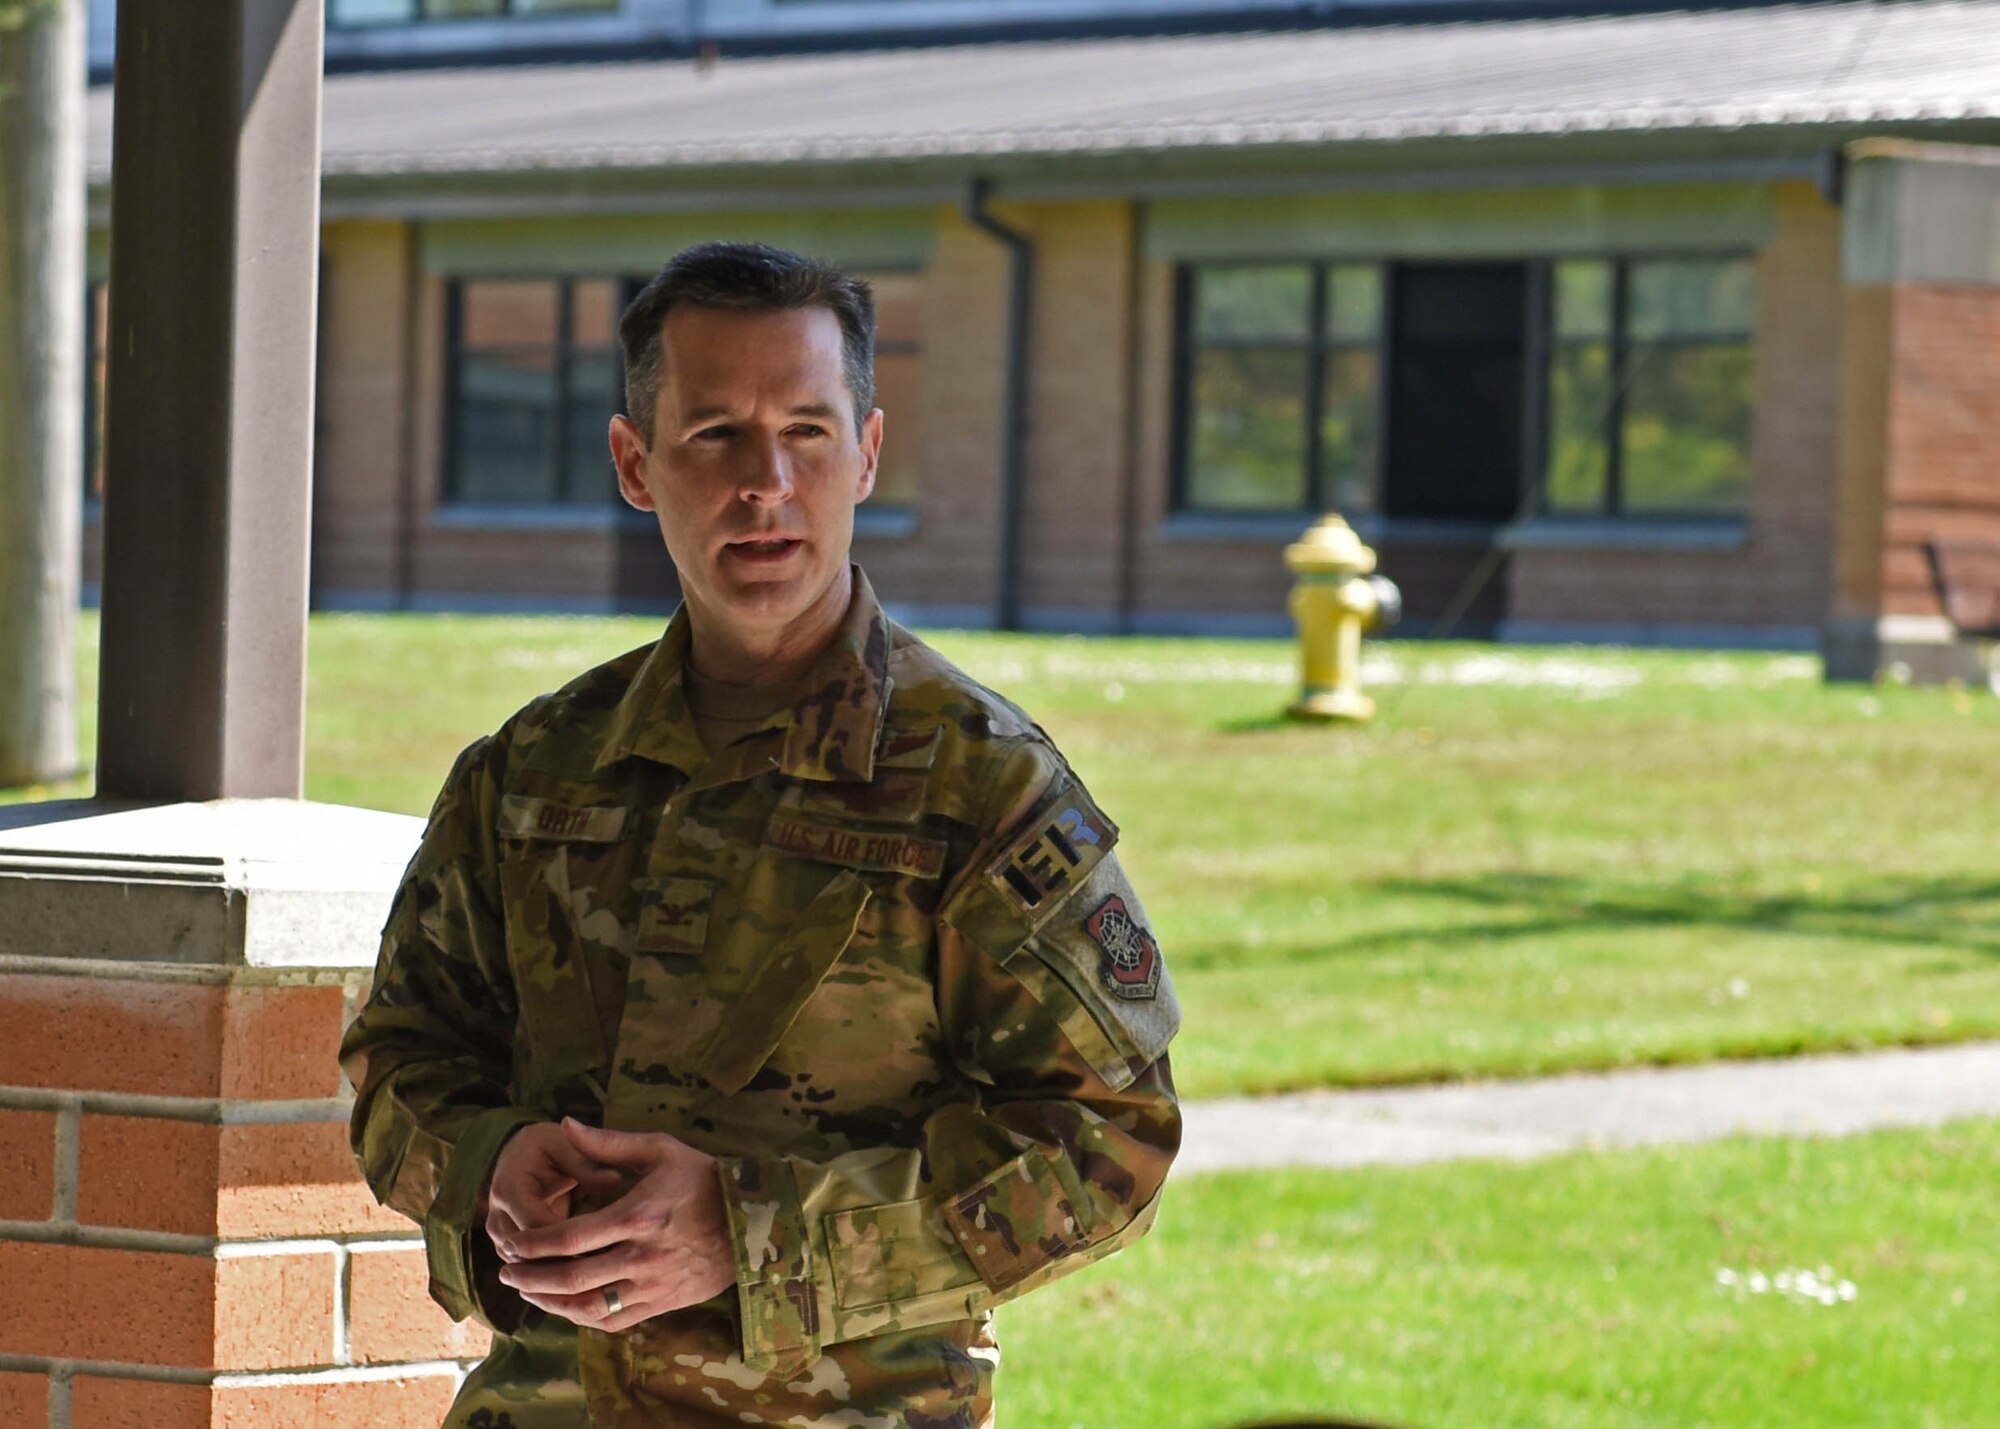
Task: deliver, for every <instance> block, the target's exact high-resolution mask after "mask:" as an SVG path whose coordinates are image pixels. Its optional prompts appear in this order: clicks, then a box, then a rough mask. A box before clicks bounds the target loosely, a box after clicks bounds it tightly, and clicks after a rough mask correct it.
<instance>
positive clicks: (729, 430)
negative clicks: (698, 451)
mask: <svg viewBox="0 0 2000 1429" xmlns="http://www.w3.org/2000/svg"><path fill="white" fill-rule="evenodd" d="M735 435H736V428H734V427H703V428H702V429H701V430H700V431H698V432H696V433H695V434H694V439H695V440H696V441H698V442H701V441H712V440H717V439H726V438H729V437H733V436H735Z"/></svg>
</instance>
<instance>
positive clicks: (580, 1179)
mask: <svg viewBox="0 0 2000 1429" xmlns="http://www.w3.org/2000/svg"><path fill="white" fill-rule="evenodd" d="M579 1192H581V1193H583V1194H584V1195H585V1196H587V1197H588V1198H589V1200H590V1201H591V1202H594V1203H599V1208H598V1209H595V1210H588V1211H583V1212H581V1213H577V1214H572V1196H573V1195H575V1194H576V1193H579ZM614 1198H615V1199H614ZM607 1200H608V1202H609V1203H608V1204H602V1203H603V1202H606V1201H607ZM485 1211H486V1214H485V1225H486V1234H487V1236H488V1238H489V1239H491V1240H492V1242H493V1248H494V1250H495V1251H496V1252H497V1253H498V1254H499V1257H500V1280H501V1282H502V1283H503V1284H505V1285H508V1286H511V1287H512V1288H513V1289H514V1290H516V1291H517V1292H519V1294H520V1296H521V1298H522V1299H523V1300H525V1301H527V1302H528V1303H529V1304H530V1305H534V1306H537V1307H539V1308H540V1309H543V1310H546V1311H548V1312H549V1313H550V1314H552V1315H560V1316H562V1318H563V1319H565V1320H569V1321H572V1322H573V1323H575V1324H578V1325H583V1326H587V1327H588V1328H590V1329H593V1330H603V1331H606V1332H611V1333H615V1332H617V1331H619V1330H623V1329H626V1328H627V1327H629V1326H632V1325H636V1324H638V1323H639V1322H640V1321H641V1320H647V1319H650V1318H652V1317H653V1316H655V1315H662V1314H665V1313H666V1312H667V1311H669V1310H678V1309H680V1308H682V1307H683V1306H687V1305H698V1304H700V1303H701V1302H702V1301H704V1300H707V1299H709V1298H711V1297H713V1296H714V1295H716V1294H718V1293H720V1292H721V1291H723V1290H725V1289H727V1288H728V1287H729V1286H730V1285H732V1284H734V1283H735V1280H736V1263H735V1257H734V1254H733V1253H732V1250H731V1246H730V1235H729V1221H728V1217H727V1215H726V1214H725V1213H724V1211H723V1207H722V1188H721V1186H720V1184H719V1183H718V1182H717V1180H716V1170H715V1158H714V1157H712V1156H709V1155H707V1154H706V1153H704V1152H701V1151H698V1150H696V1149H695V1148H694V1147H692V1146H689V1145H688V1144H687V1143H686V1142H684V1141H681V1140H679V1139H678V1138H677V1137H674V1136H670V1135H668V1134H667V1133H665V1132H643V1131H603V1130H599V1129H598V1128H596V1127H591V1126H585V1125H584V1124H583V1123H582V1122H580V1121H577V1120H576V1119H574V1118H573V1117H565V1118H564V1119H563V1120H562V1121H561V1122H559V1123H558V1122H540V1123H537V1124H535V1125H532V1126H528V1127H524V1128H523V1129H522V1130H520V1131H518V1132H516V1133H515V1134H514V1135H513V1136H512V1137H510V1138H508V1140H507V1143H506V1145H505V1146H503V1147H502V1148H501V1149H500V1155H499V1158H498V1159H497V1160H496V1161H495V1162H494V1166H493V1179H492V1181H491V1182H490V1183H489V1184H488V1187H487V1193H486V1204H485Z"/></svg>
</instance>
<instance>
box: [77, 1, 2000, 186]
mask: <svg viewBox="0 0 2000 1429" xmlns="http://www.w3.org/2000/svg"><path fill="white" fill-rule="evenodd" d="M1996 57H2000V0H1917V2H1916V3H1893V4H1831V5H1802V6H1788V7H1782V8H1769V9H1756V10H1735V11H1714V12H1696V13H1675V14H1655V15H1628V16H1609V17H1596V18H1589V19H1572V20H1514V21H1490V22H1478V23H1466V24H1450V25H1395V26H1382V27H1377V28H1366V29H1333V30H1320V31H1305V32H1285V33H1279V34H1245V35H1203V36H1173V37H1161V38H1150V39H1123V40H1038V41H1031V42H1022V43H1012V44H985V45H961V46H952V47H946V48H939V49H932V50H893V51H883V52H878V53H858V54H857V53H843V54H823V55H803V56H801V55H794V56H782V57H768V58H748V59H731V58H725V59H724V60H722V61H721V62H720V63H719V64H717V65H715V66H713V67H712V68H708V69H702V68H700V67H698V66H696V65H695V64H693V63H692V62H687V61H648V62H644V63H636V62H635V63H609V64H593V65H561V66H555V65H552V66H545V67H539V68H537V67H526V68H522V67H512V66H510V67H507V68H504V69H490V70H488V69H448V70H431V71H401V72H393V73H372V74H345V75H336V76H332V77H330V78H329V79H328V80H327V82H326V117H325V130H324V134H325V138H324V148H325V163H326V169H327V172H328V173H329V174H342V173H448V172H502V171H510V170H538V169H550V168H556V169H570V170H590V169H600V168H624V167H659V166H680V165H703V164H713V163H728V162H769V161H782V160H789V159H812V160H830V161H838V160H850V159H867V158H889V157H908V156H927V155H952V154H978V155H998V154H1011V153H1023V154H1027V153H1043V154H1060V153H1070V152H1091V151H1098V152H1101V151H1106V150H1145V149H1174V148H1190V147H1211V146H1226V145H1243V144H1273V143H1312V142H1334V141H1343V140H1370V139H1378V140H1397V139H1410V138H1421V137H1429V136H1443V135H1452V134H1475V135H1476V134H1544V133H1565V132H1575V131H1583V130H1605V131H1618V130H1644V129H1719V128H1739V127H1745V126H1756V125H1766V124H1814V123H1836V122H1892V121H1898V120H1924V119H1953V118H1981V119H1983V118H1992V117H1996V116H2000V63H1996ZM92 113H93V125H92V154H93V172H94V173H95V174H98V175H100V176H101V174H102V173H103V171H104V170H105V169H107V168H108V166H109V154H110V130H109V122H108V116H109V95H108V93H106V92H104V91H99V92H97V93H95V94H94V95H93V110H92Z"/></svg>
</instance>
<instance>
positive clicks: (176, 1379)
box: [0, 964, 485, 1429]
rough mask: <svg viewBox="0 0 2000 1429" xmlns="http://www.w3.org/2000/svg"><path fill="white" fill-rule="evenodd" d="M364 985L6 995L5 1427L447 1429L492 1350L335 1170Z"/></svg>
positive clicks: (12, 990)
mask: <svg viewBox="0 0 2000 1429" xmlns="http://www.w3.org/2000/svg"><path fill="white" fill-rule="evenodd" d="M365 982H366V974H365V973H364V972H360V971H354V972H325V973H318V972H300V973H293V974H288V975H285V976H283V977H277V976H272V975H269V974H249V973H226V972H223V971H222V970H218V969H209V968H203V969H173V968H160V967H157V966H149V965H142V964H133V965H129V966H124V967H119V968H117V969H116V970H115V971H112V972H110V973H108V974H103V973H100V974H99V975H93V976H71V975H66V974H64V973H62V972H46V971H37V972H25V971H8V972H4V973H0V1285H4V1286H5V1287H6V1289H7V1293H6V1294H5V1295H4V1296H0V1355H4V1356H7V1357H9V1358H10V1359H12V1360H13V1361H14V1362H15V1363H16V1364H17V1365H19V1364H20V1362H21V1361H26V1362H27V1365H28V1368H27V1369H26V1371H25V1372H14V1373H9V1374H6V1375H0V1424H5V1425H7V1426H9V1429H13V1426H21V1429H35V1426H41V1425H51V1426H57V1425H64V1426H75V1429H85V1426H88V1429H100V1426H114V1425H131V1426H133V1429H139V1426H145V1429H163V1426H181V1425H186V1426H189V1429H193V1426H197V1425H199V1426H220V1425H240V1426H246V1429H247V1426H252V1425H256V1426H270V1425H279V1424H286V1425H289V1424H301V1425H303V1424H315V1425H326V1426H330V1429H347V1426H353V1429H360V1426H364V1425H365V1426H371V1429H372V1426H382V1425H412V1426H415V1425H426V1426H429V1425H435V1424H436V1423H437V1422H438V1421H439V1419H440V1418H441V1417H442V1416H443V1413H444V1410H445V1406H446V1405H447V1404H448V1403H449V1401H450V1398H451V1395H452V1393H453V1392H454V1390H455V1388H456V1384H457V1380H458V1376H459V1373H460V1371H461V1366H462V1364H463V1363H464V1362H465V1361H467V1360H470V1359H473V1358H476V1357H477V1356H479V1355H481V1354H483V1353H484V1350H485V1346H484V1343H483V1336H481V1335H479V1334H477V1333H475V1332H473V1331H471V1330H470V1329H468V1328H467V1327H463V1326H455V1325H453V1324H451V1323H450V1322H449V1321H448V1320H447V1319H446V1318H445V1316H444V1314H443V1312H442V1311H440V1310H439V1309H437V1307H436V1306H435V1305H433V1304H432V1303H431V1301H430V1299H429V1297H428V1295H427V1294H426V1292H425V1279H426V1276H425V1268H424V1252H423V1246H422V1242H421V1239H420V1238H419V1237H418V1234H417V1231H416V1228H415V1227H413V1226H412V1225H410V1224H409V1223H408V1222H407V1221H404V1220H403V1219H401V1218H400V1217H398V1216H395V1215H393V1214H391V1213H389V1212H387V1211H384V1210H383V1209H381V1208H380V1207H378V1206H377V1205H376V1204H375V1201H374V1198H373V1197H372V1196H371V1195H370V1194H369V1192H368V1190H367V1188H366V1187H365V1186H364V1185H363V1184H362V1183H361V1180H360V1178H359V1176H358V1175H357V1173H356V1171H355V1168H354V1162H353V1159H352V1157H351V1156H350V1154H349V1152H348V1149H347V1140H346V1126H345V1118H346V1106H345V1103H344V1100H343V1097H342V1086H341V1079H340V1074H339V1072H338V1070H337V1069H336V1066H335V1061H334V1058H335V1049H336V1047H337V1044H338V1041H339V1037H340V1031H341V1026H342V1023H343V1020H344V1017H345V1016H346V1015H347V1013H348V1011H349V1010H350V1009H351V1008H352V1006H353V1005H354V1004H355V1001H356V999H358V997H359V996H360V995H361V992H362V990H363V987H364V984H365Z"/></svg>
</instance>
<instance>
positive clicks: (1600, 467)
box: [1547, 258, 1757, 516]
mask: <svg viewBox="0 0 2000 1429" xmlns="http://www.w3.org/2000/svg"><path fill="white" fill-rule="evenodd" d="M1550 286H1551V305H1552V308H1553V311H1552V313H1551V320H1550V342H1549V369H1548V374H1549V375H1548V395H1549V405H1548V412H1549V421H1548V462H1547V509H1548V510H1549V511H1550V512H1552V513H1556V514H1561V515H1592V516H1666V515H1689V516H1703V515H1733V514H1740V513H1741V512H1742V511H1743V510H1744V509H1745V507H1746V506H1747V505H1748V501H1749V488H1750V403H1751V376H1752V361H1753V349H1752V338H1753V335H1754V331H1755V326H1756V310H1757V301H1756V275H1755V268H1754V265H1753V263H1752V261H1751V260H1750V259H1748V258H1733V259H1722V260H1717V259H1689V258H1625V259H1591V260H1578V261H1569V262H1559V263H1556V264H1554V265H1552V270H1551V284H1550Z"/></svg>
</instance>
